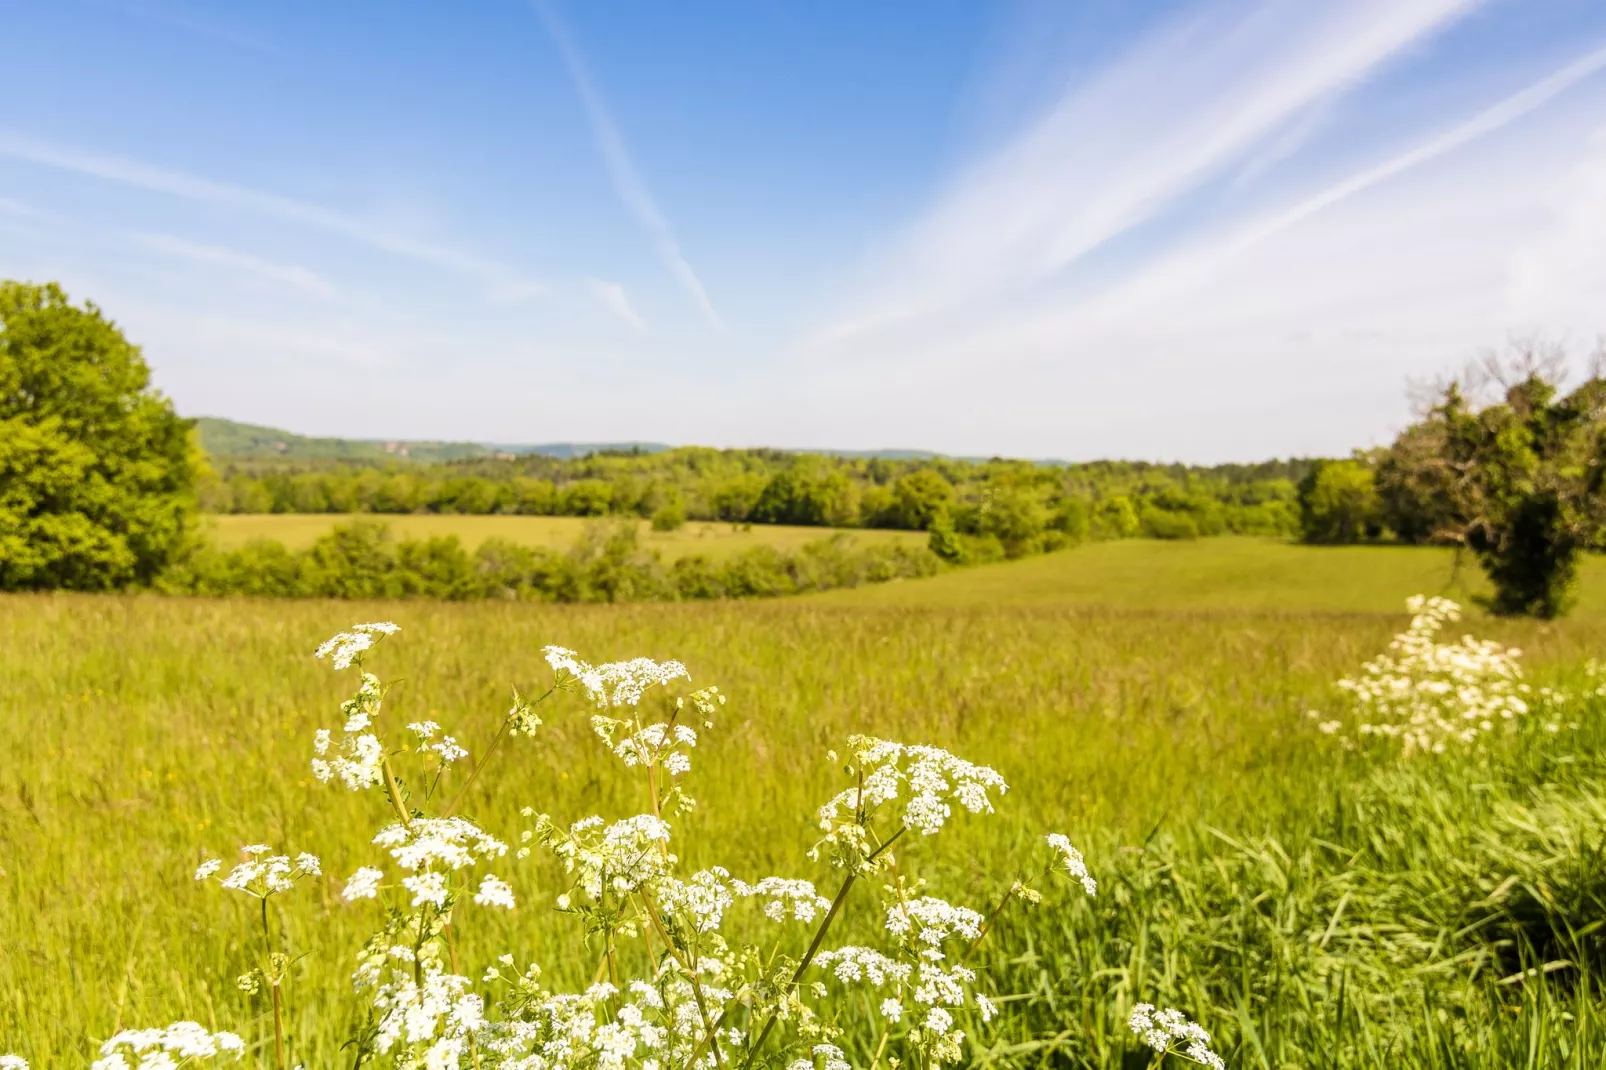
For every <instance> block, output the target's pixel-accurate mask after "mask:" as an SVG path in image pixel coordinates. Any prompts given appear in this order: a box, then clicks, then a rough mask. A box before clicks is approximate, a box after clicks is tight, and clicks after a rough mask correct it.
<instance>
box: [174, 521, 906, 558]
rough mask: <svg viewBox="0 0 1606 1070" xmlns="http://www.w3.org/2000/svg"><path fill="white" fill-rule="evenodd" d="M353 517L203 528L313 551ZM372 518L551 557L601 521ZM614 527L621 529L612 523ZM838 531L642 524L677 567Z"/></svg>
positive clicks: (867, 535) (889, 537)
mask: <svg viewBox="0 0 1606 1070" xmlns="http://www.w3.org/2000/svg"><path fill="white" fill-rule="evenodd" d="M352 519H353V518H352V517H351V516H346V515H341V514H330V513H277V514H262V515H254V514H240V515H226V516H208V517H206V518H205V519H204V521H203V525H204V529H205V530H206V532H207V533H208V534H209V535H210V537H211V538H212V540H213V541H214V542H216V543H217V545H219V546H221V547H223V548H224V549H233V548H235V547H238V546H243V545H245V544H246V543H248V542H250V541H251V540H252V539H272V540H275V541H277V542H282V543H284V544H285V545H286V546H287V547H289V548H290V549H292V550H299V549H303V548H305V547H307V546H310V545H312V543H313V541H314V540H316V539H317V538H318V537H319V536H320V535H324V534H327V533H328V531H329V529H330V528H333V527H334V526H335V525H336V524H344V523H349V522H350V521H351V520H352ZM367 519H370V520H373V521H376V522H378V523H381V524H385V525H387V526H388V527H389V528H390V530H391V533H392V534H394V535H395V536H396V537H397V538H398V539H427V538H431V537H434V536H439V535H456V536H457V537H458V538H459V539H460V540H462V542H463V545H464V546H465V547H467V548H468V549H469V550H470V551H472V550H474V549H475V548H476V547H478V546H479V545H480V543H482V542H484V541H485V540H486V539H507V540H509V541H512V542H516V543H522V544H524V545H526V546H540V547H544V548H546V549H548V550H567V549H568V548H569V547H571V546H573V545H574V544H575V542H576V541H577V540H578V539H579V538H580V537H581V535H582V534H584V532H585V529H586V525H588V524H595V523H596V522H597V521H595V520H593V519H590V518H587V517H580V516H447V515H439V514H422V513H407V514H399V515H389V514H386V515H369V516H367ZM609 522H610V523H619V521H618V520H610V521H609ZM838 530H839V529H836V528H810V527H792V526H788V525H785V524H716V523H707V522H704V521H692V522H690V523H688V524H686V525H685V526H684V527H682V528H681V529H680V530H678V531H653V530H652V525H651V524H649V523H648V522H647V521H645V520H642V521H640V522H639V523H638V538H639V539H640V541H641V545H642V546H643V547H645V548H647V549H649V550H656V551H657V552H658V553H660V554H661V555H662V556H663V558H664V560H666V561H673V560H675V559H677V558H681V557H686V556H689V555H691V554H702V555H704V556H706V557H709V558H713V559H716V560H717V559H720V558H725V557H730V556H732V555H734V554H738V553H740V552H742V551H743V550H749V549H752V548H753V547H755V546H773V547H775V548H776V549H778V550H796V549H799V548H801V547H802V546H803V545H805V544H806V543H810V542H814V541H815V540H817V539H828V538H830V537H831V536H832V535H835V534H837V531H838ZM847 533H848V534H850V535H851V536H852V537H853V538H854V539H856V540H858V541H860V542H863V543H864V544H866V545H871V544H879V543H906V544H908V545H911V546H923V545H925V542H926V535H925V533H924V532H919V531H884V530H870V529H857V528H856V529H852V530H850V531H848V532H847Z"/></svg>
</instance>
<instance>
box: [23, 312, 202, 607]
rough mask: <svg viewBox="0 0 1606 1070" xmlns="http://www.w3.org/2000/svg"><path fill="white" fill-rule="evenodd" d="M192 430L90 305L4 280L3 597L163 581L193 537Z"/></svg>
mask: <svg viewBox="0 0 1606 1070" xmlns="http://www.w3.org/2000/svg"><path fill="white" fill-rule="evenodd" d="M189 428H190V422H189V421H187V420H183V419H180V418H179V417H178V416H177V415H176V414H175V413H174V411H173V406H172V403H171V402H170V401H168V400H167V399H166V398H165V397H163V396H162V395H161V394H159V393H157V392H156V391H155V390H153V389H151V385H150V369H149V368H148V367H147V366H146V364H145V361H144V358H143V357H142V356H141V355H140V351H139V349H138V347H136V346H134V345H131V344H130V343H129V341H128V340H127V339H126V338H124V337H123V333H122V331H120V330H118V328H117V326H116V325H115V324H113V323H112V322H111V321H110V320H108V319H107V318H106V317H105V316H103V315H102V314H101V311H100V309H98V308H97V307H95V305H94V304H92V303H89V302H85V304H84V305H83V306H82V307H78V306H75V305H73V304H72V303H71V302H70V301H69V300H68V298H67V295H66V294H65V293H64V292H63V291H62V289H61V287H59V286H57V285H56V284H54V283H50V284H47V285H44V286H35V285H30V284H28V283H22V282H0V588H3V589H9V590H16V589H41V588H51V587H69V588H79V589H86V590H97V589H105V588H111V587H121V586H124V585H126V584H129V583H148V582H150V581H151V580H152V579H154V578H155V577H156V576H157V575H158V574H159V573H160V572H161V571H162V569H164V568H165V567H166V566H167V565H168V563H169V562H170V561H171V560H173V558H174V557H175V556H176V555H178V554H179V553H180V551H181V550H183V549H184V547H185V546H186V545H187V543H188V542H189V539H190V537H191V533H192V530H193V520H194V516H195V512H196V490H195V477H196V473H195V468H194V465H193V460H192V457H191V455H190V448H189V438H188V436H189Z"/></svg>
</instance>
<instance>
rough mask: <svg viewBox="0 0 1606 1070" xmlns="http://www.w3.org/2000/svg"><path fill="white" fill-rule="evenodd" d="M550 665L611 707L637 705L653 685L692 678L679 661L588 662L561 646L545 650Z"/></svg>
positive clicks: (596, 699)
mask: <svg viewBox="0 0 1606 1070" xmlns="http://www.w3.org/2000/svg"><path fill="white" fill-rule="evenodd" d="M544 653H545V654H546V660H547V664H548V665H551V666H552V669H553V671H554V672H558V673H562V674H565V677H564V678H565V679H574V680H577V681H579V683H580V686H581V687H583V688H585V691H586V694H587V695H589V696H590V698H591V701H592V702H595V703H596V704H597V706H598V707H599V708H603V709H606V708H607V707H609V706H614V707H619V706H635V705H638V704H640V702H641V696H642V695H643V694H645V693H646V691H647V689H648V688H650V687H655V686H657V687H662V686H664V685H667V684H668V683H670V682H671V681H673V680H681V679H687V680H689V679H690V678H691V674H690V673H688V672H687V671H686V666H684V665H682V664H681V663H680V662H678V661H664V662H658V661H653V660H652V659H651V658H633V659H632V660H630V661H614V662H609V663H608V664H606V665H589V664H587V663H586V662H583V661H581V660H580V659H579V658H578V657H576V655H575V653H574V651H572V650H569V649H568V648H566V647H561V646H549V647H546V648H545V650H544Z"/></svg>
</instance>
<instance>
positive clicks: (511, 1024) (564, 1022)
mask: <svg viewBox="0 0 1606 1070" xmlns="http://www.w3.org/2000/svg"><path fill="white" fill-rule="evenodd" d="M719 972H720V970H719V968H718V967H714V968H713V969H711V970H710V971H709V972H708V976H705V977H703V978H702V979H701V980H700V982H699V984H698V986H697V987H695V988H694V986H693V985H692V984H691V982H690V981H689V980H688V979H686V978H685V977H681V976H674V975H669V974H664V973H659V974H658V975H656V976H654V977H653V978H652V979H651V980H644V979H638V980H634V981H630V982H628V983H627V984H625V985H624V986H623V987H621V986H618V985H614V984H612V983H611V982H608V981H598V982H597V983H595V984H593V985H591V986H590V987H589V988H587V989H585V990H584V991H583V992H576V993H554V992H549V991H547V990H546V989H545V988H543V987H542V986H541V984H540V970H539V969H538V968H536V967H533V966H532V967H531V968H530V969H529V971H527V972H526V973H525V974H524V975H523V976H522V977H511V978H504V977H502V975H501V974H500V972H499V971H498V970H496V969H495V968H494V967H493V969H492V970H491V971H490V972H489V973H487V975H486V976H487V978H489V979H495V980H500V981H505V982H507V983H508V984H509V986H510V988H511V991H510V993H509V996H508V998H507V999H506V1000H504V1001H503V1006H504V1007H505V1008H506V1009H507V1010H508V1011H509V1012H510V1013H509V1015H508V1017H507V1018H506V1019H505V1020H503V1021H500V1022H497V1023H495V1024H494V1025H492V1026H490V1027H488V1028H487V1029H486V1030H485V1031H484V1033H483V1034H482V1051H483V1052H484V1053H485V1055H486V1056H487V1057H488V1058H487V1065H494V1066H499V1067H508V1068H519V1070H525V1068H528V1070H559V1068H563V1067H573V1066H595V1067H597V1068H598V1070H624V1068H625V1067H627V1066H631V1065H636V1066H640V1067H643V1068H656V1067H660V1066H691V1065H694V1064H693V1057H694V1056H696V1055H697V1054H698V1052H699V1049H702V1056H703V1057H702V1058H701V1060H699V1062H698V1063H697V1064H695V1065H701V1066H705V1067H710V1068H711V1067H714V1066H715V1065H716V1062H715V1059H714V1056H713V1055H712V1052H711V1050H710V1049H712V1048H714V1047H716V1046H717V1045H718V1044H721V1043H723V1044H727V1045H730V1046H731V1047H732V1048H736V1047H739V1046H740V1045H741V1043H742V1042H743V1040H744V1039H745V1035H744V1033H743V1032H742V1030H740V1029H738V1028H735V1027H731V1028H727V1029H723V1030H720V1031H719V1032H718V1034H717V1036H714V1037H712V1038H711V1042H710V1043H708V1044H703V1043H702V1042H701V1039H700V1038H702V1037H703V1036H704V1035H705V1033H706V1031H707V1026H706V1024H705V1018H704V1014H703V1009H702V1008H704V1007H706V1006H707V1005H709V1004H713V1005H715V1006H722V1005H724V1004H726V1003H728V1002H729V1001H730V1000H731V999H732V998H733V996H734V995H735V993H733V992H732V991H730V990H729V989H728V988H725V987H724V986H722V985H721V984H720V983H719V979H718V975H719ZM699 1000H701V1002H699Z"/></svg>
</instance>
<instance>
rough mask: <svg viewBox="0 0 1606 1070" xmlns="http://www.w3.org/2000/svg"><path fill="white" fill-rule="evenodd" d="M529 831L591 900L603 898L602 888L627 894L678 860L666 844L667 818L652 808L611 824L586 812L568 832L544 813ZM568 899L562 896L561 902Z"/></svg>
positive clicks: (560, 904)
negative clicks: (651, 812)
mask: <svg viewBox="0 0 1606 1070" xmlns="http://www.w3.org/2000/svg"><path fill="white" fill-rule="evenodd" d="M532 835H533V837H534V838H536V839H539V840H540V841H541V843H542V844H544V845H545V846H547V847H549V848H550V849H551V850H552V853H553V854H555V855H557V856H558V857H559V858H560V859H562V860H563V866H564V869H565V870H566V871H567V872H569V873H574V874H576V878H575V883H576V885H577V886H578V887H579V888H580V889H581V891H583V892H584V893H585V894H586V896H587V897H588V898H590V899H591V900H592V901H599V900H601V899H602V895H603V890H604V888H607V889H611V890H612V891H614V892H615V893H617V894H619V895H629V894H630V893H632V892H634V891H635V890H636V889H637V888H640V887H641V886H643V885H644V884H646V883H648V882H649V881H653V880H656V879H658V878H660V877H663V876H665V875H666V874H668V873H669V871H670V869H671V868H672V867H673V866H674V864H675V862H676V858H675V856H674V855H672V854H670V853H669V851H668V849H667V844H668V843H669V823H668V822H667V821H664V820H662V819H661V818H658V817H654V816H653V815H652V814H637V815H636V816H635V817H627V818H625V819H624V820H623V821H615V822H614V823H613V824H611V825H607V824H605V823H604V822H603V820H602V818H600V817H588V818H584V819H583V820H580V821H576V822H575V823H574V824H572V825H570V826H569V830H568V832H567V833H565V832H563V831H562V830H560V829H558V827H557V826H556V825H554V824H553V823H552V821H551V819H549V818H548V817H547V816H546V815H545V814H542V815H540V817H539V818H538V819H537V822H536V828H535V830H534V832H533V833H532ZM567 902H568V900H567V897H563V898H562V899H560V900H559V906H561V907H566V906H567Z"/></svg>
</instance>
